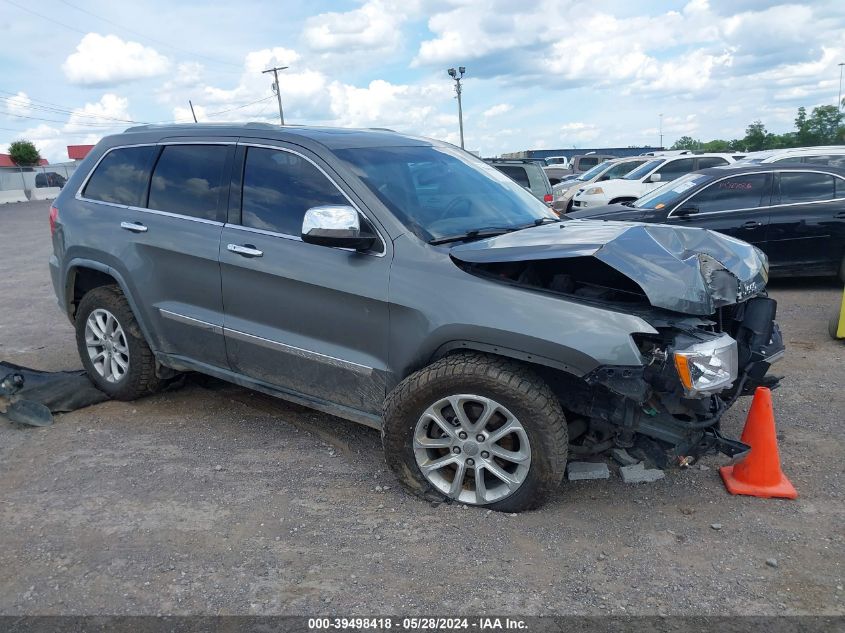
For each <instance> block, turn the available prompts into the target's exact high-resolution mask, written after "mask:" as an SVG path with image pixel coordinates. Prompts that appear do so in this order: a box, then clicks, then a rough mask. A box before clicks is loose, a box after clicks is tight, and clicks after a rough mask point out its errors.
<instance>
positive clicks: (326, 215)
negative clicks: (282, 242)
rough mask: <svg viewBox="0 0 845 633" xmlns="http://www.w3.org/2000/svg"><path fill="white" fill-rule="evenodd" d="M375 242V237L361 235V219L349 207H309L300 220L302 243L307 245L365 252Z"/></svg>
mask: <svg viewBox="0 0 845 633" xmlns="http://www.w3.org/2000/svg"><path fill="white" fill-rule="evenodd" d="M375 240H376V236H375V235H371V234H369V233H366V232H363V233H362V231H361V218H360V217H359V216H358V212H357V211H356V210H355V209H353V208H352V207H350V206H345V205H337V206H334V205H330V206H322V207H311V208H310V209H308V211H306V212H305V217H303V218H302V241H303V242H307V243H309V244H317V245H318V246H333V247H335V248H354V249H355V250H356V251H365V250H367V249H368V248H371V247H372V245H373V243H374V242H375Z"/></svg>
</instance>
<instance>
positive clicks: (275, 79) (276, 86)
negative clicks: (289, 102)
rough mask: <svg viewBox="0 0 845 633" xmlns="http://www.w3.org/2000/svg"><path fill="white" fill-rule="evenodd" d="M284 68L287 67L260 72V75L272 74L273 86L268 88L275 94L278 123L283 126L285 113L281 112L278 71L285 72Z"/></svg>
mask: <svg viewBox="0 0 845 633" xmlns="http://www.w3.org/2000/svg"><path fill="white" fill-rule="evenodd" d="M286 68H287V66H276V67H275V68H270V69H269V70H263V71H261V74H262V75H266V74H267V73H273V85H272V86H270V87H271V88H272V89H273V92H275V93H276V99H277V100H278V101H279V121H281V122H282V125H284V124H285V113H284V111H282V91H281V90H279V71H280V70H285V69H286Z"/></svg>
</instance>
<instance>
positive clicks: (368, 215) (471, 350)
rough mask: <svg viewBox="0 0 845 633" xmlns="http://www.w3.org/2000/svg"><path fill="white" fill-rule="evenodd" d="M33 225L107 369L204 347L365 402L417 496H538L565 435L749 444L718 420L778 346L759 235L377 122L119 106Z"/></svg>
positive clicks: (122, 392) (165, 371)
mask: <svg viewBox="0 0 845 633" xmlns="http://www.w3.org/2000/svg"><path fill="white" fill-rule="evenodd" d="M50 228H51V232H52V242H53V255H52V257H51V258H50V271H51V275H52V280H53V285H54V287H55V291H56V295H57V297H58V301H59V305H60V306H61V309H62V310H63V311H64V312H65V313H66V314H67V316H68V318H69V319H70V320H71V322H72V323H73V324H74V326H75V328H76V338H77V345H78V348H79V354H80V357H81V359H82V363H83V365H84V366H85V368H86V370H87V371H88V374H89V376H90V377H91V379H92V380H93V381H94V383H95V384H96V385H97V386H98V387H99V388H100V389H102V390H103V391H105V392H106V393H108V394H110V395H111V396H112V397H114V398H118V399H123V400H131V399H133V398H138V397H142V396H144V395H146V394H150V393H153V392H154V391H156V390H157V389H158V388H160V387H161V386H162V384H164V383H165V382H167V381H168V380H170V379H171V378H173V377H175V376H176V375H177V374H178V373H179V372H185V371H196V372H202V373H204V374H208V375H211V376H216V377H218V378H221V379H224V380H228V381H231V382H234V383H237V384H239V385H242V386H245V387H249V388H251V389H256V390H259V391H262V392H265V393H268V394H272V395H274V396H278V397H280V398H285V399H288V400H291V401H294V402H298V403H301V404H304V405H307V406H310V407H313V408H315V409H318V410H320V411H326V412H329V413H332V414H334V415H338V416H341V417H344V418H347V419H350V420H354V421H356V422H360V423H362V424H365V425H368V426H371V427H373V428H376V429H379V430H380V431H381V434H382V438H383V444H384V450H385V456H386V459H387V463H388V464H389V466H390V467H391V469H392V470H393V471H394V472H395V473H396V476H397V477H398V478H399V480H400V481H401V482H402V483H403V484H404V486H405V487H406V488H407V490H409V491H410V492H412V493H414V494H416V495H419V496H420V497H423V498H427V499H440V500H443V499H446V500H455V501H458V502H461V503H466V504H472V505H478V506H485V507H490V508H492V509H495V510H503V511H511V512H512V511H520V510H525V509H528V508H534V507H537V506H539V505H540V504H541V503H542V502H543V501H544V500H545V499H546V498H547V497H548V496H549V494H551V493H552V492H553V491H554V490H555V489H557V487H558V486H559V485H560V484H561V480H562V478H563V474H564V468H565V466H566V461H567V456H568V455H574V456H585V455H587V456H588V455H596V454H599V453H601V452H603V451H606V450H608V449H609V448H611V447H614V446H632V445H634V444H645V445H647V446H648V447H651V448H652V449H654V450H655V451H657V452H662V454H664V455H668V456H671V457H680V456H696V455H699V454H701V453H703V452H706V451H711V450H718V451H722V452H724V453H727V454H729V455H734V456H735V455H738V454H741V453H743V452H744V451H747V450H748V447H747V446H746V445H744V444H742V443H741V442H739V441H737V440H733V439H730V438H727V437H725V436H724V435H723V434H722V433H721V431H720V425H719V421H720V419H721V417H722V415H723V414H724V412H725V411H726V410H727V409H728V408H729V407H730V406H731V405H732V404H733V403H734V401H735V400H736V399H737V398H738V397H739V396H741V395H745V394H747V393H749V392H750V391H751V390H753V388H754V387H755V386H757V385H760V384H769V383H771V380H770V379H769V378H767V377H766V375H765V374H766V372H767V370H768V368H769V364H770V363H772V362H773V361H774V360H775V359H776V358H777V357H778V356H779V355H780V354H781V352H782V351H783V344H782V340H781V337H780V334H779V332H778V328H777V325H776V324H775V321H774V317H775V303H774V301H772V300H771V299H768V298H767V297H766V295H765V282H766V277H767V262H766V258H765V257H764V256H763V255H762V253H761V252H760V251H758V250H757V249H756V248H754V247H753V246H751V245H749V244H746V243H744V242H741V241H738V240H735V239H732V238H729V237H726V236H721V235H719V234H717V233H712V232H710V231H706V230H701V229H688V228H682V227H670V226H659V225H645V224H629V223H624V222H594V221H581V220H575V221H561V220H560V219H559V218H557V216H555V215H554V214H553V212H552V211H551V210H550V209H549V208H548V207H547V206H545V205H544V204H543V203H542V202H540V201H539V200H537V199H536V198H535V197H534V196H532V195H531V194H530V193H529V192H528V191H526V190H525V189H523V188H522V187H521V186H519V185H518V184H517V183H515V182H514V181H513V180H512V179H510V178H508V177H507V176H505V175H504V174H502V173H501V172H499V171H498V170H497V169H495V168H494V167H492V166H490V165H488V164H486V163H485V162H483V161H482V160H480V159H478V158H475V157H474V156H472V155H471V154H469V153H467V152H464V151H463V150H460V149H458V148H456V147H454V146H452V145H448V144H445V143H440V142H437V141H432V140H426V139H421V138H414V137H409V136H404V135H401V134H396V133H394V132H390V131H385V130H343V129H325V128H306V127H302V128H293V127H291V128H281V127H278V126H273V125H266V124H241V125H237V124H229V125H196V124H193V125H176V126H141V127H136V128H132V129H130V130H127V131H126V132H125V133H123V134H118V135H116V136H110V137H107V138H105V139H103V140H102V141H101V142H100V143H99V144H98V145H97V146H96V147H95V148H94V149H93V150H92V151H91V153H90V154H89V155H88V157H87V158H86V159H85V160H84V161H83V163H82V164H81V165H80V167H79V168H78V169H77V171H76V172H75V174H74V175H73V176H72V177H71V179H70V180H69V181H68V183H67V185H66V186H65V187H64V189H63V191H62V193H61V194H60V195H59V197H58V198H57V199H56V201H55V204H54V206H53V207H52V208H51V210H50Z"/></svg>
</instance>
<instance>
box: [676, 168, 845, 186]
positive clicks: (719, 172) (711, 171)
mask: <svg viewBox="0 0 845 633" xmlns="http://www.w3.org/2000/svg"><path fill="white" fill-rule="evenodd" d="M808 170H809V171H821V172H826V173H829V174H835V175H837V176H841V177H843V178H845V169H843V168H842V167H831V166H830V165H815V164H812V165H811V164H808V163H777V164H775V163H762V164H761V163H753V164H745V165H743V164H741V163H731V164H729V165H719V166H718V167H708V168H707V169H699V170H698V171H694V172H692V173H693V174H705V175H707V176H713V177H714V178H716V177H720V176H724V175H725V174H726V173H727V172H732V171H741V172H742V173H744V174H754V173H757V172H769V171H808ZM728 175H730V174H728ZM668 182H671V181H668Z"/></svg>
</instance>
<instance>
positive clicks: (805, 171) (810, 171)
mask: <svg viewBox="0 0 845 633" xmlns="http://www.w3.org/2000/svg"><path fill="white" fill-rule="evenodd" d="M766 164H774V163H766ZM777 171H779V170H777V169H772V171H751V172H746V173H744V174H729V175H727V176H724V177H722V178H719V180H714V181H713V182H711V183H710V184H709V185H707V186H706V187H704V188H703V189H699V190H698V191H696V192H695V193H693V194H691V195H689V196H687V197H686V198H685V199H684V200H683V201H682V202H680V203H678V204H677V205H675V208H674V209H672V211H670V212H669V215H667V216H666V219H667V220H668V219H669V218H672V217H675V218H677V217H692V218H697V217H701V216H702V215H715V214H717V213H736V212H738V211H754V210H756V209H777V208H780V207H797V206H804V205H808V204H828V203H830V202H845V198H831V199H830V200H813V201H811V202H785V203H783V204H767V205H762V206H759V207H742V208H739V209H725V210H724V211H704V212H703V213H695V214H693V215H692V216H677V215H674V213H675V211H677V210H678V209H680V208H681V206H682V205H683V204H684V203H685V202H686V201H687V200H690V199H691V198H693V197H694V196H696V195H698V194H699V193H701V192H702V191H704V189H709V188H710V187H712V186H713V185H715V184H716V183H717V182H722V181H723V180H727V179H728V178H737V177H740V176H753V175H754V174H771V175H772V179H773V180H774V175H775V172H777ZM786 173H799V174H822V175H824V176H832V177H833V178H839V179H840V180H843V181H845V178H841V177H840V176H837V175H836V174H830V173H828V172H825V171H817V170H815V169H790V170H788V171H787V172H786ZM772 186H774V182H772ZM772 197H774V190H773V191H772Z"/></svg>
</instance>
